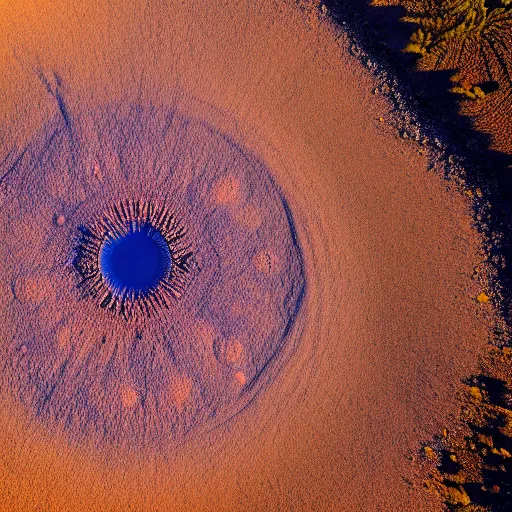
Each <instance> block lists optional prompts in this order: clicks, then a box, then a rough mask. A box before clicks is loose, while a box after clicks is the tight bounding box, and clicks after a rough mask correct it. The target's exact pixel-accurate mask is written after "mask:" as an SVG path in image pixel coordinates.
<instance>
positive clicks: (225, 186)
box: [214, 176, 241, 205]
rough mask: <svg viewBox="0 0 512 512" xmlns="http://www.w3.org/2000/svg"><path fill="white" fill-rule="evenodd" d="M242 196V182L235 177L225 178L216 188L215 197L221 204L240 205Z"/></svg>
mask: <svg viewBox="0 0 512 512" xmlns="http://www.w3.org/2000/svg"><path fill="white" fill-rule="evenodd" d="M240 196H241V194H240V180H239V179H238V178H235V177H234V176H227V177H226V178H223V179H222V180H220V181H219V182H218V183H217V185H216V187H215V192H214V197H215V200H216V201H217V203H219V204H225V205H230V204H238V203H239V202H240Z"/></svg>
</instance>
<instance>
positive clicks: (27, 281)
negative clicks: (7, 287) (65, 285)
mask: <svg viewBox="0 0 512 512" xmlns="http://www.w3.org/2000/svg"><path fill="white" fill-rule="evenodd" d="M14 293H15V294H16V297H17V298H18V299H19V300H21V301H22V302H27V303H31V304H40V303H41V302H42V301H43V300H44V299H48V300H52V299H53V296H54V290H53V288H52V286H51V285H50V282H49V281H48V279H46V278H45V277H38V276H31V277H21V278H19V279H17V280H16V284H15V286H14Z"/></svg>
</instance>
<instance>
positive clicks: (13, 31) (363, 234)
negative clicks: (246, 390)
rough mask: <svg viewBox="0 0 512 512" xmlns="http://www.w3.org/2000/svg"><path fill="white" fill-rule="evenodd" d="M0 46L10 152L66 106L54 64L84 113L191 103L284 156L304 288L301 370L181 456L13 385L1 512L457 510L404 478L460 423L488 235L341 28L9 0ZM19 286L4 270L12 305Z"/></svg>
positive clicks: (288, 7) (310, 20) (293, 14)
mask: <svg viewBox="0 0 512 512" xmlns="http://www.w3.org/2000/svg"><path fill="white" fill-rule="evenodd" d="M0 38H1V39H0V41H1V42H0V68H1V69H2V70H3V72H2V75H1V77H0V91H1V92H0V94H1V101H0V126H1V127H2V128H1V130H2V131H1V133H2V136H1V137H0V158H3V156H4V155H5V153H6V152H7V151H8V149H9V147H10V145H12V144H15V143H16V144H20V145H21V144H23V143H24V141H26V139H27V138H28V137H29V136H30V135H31V134H32V133H33V132H34V130H36V129H37V128H38V127H39V126H40V124H41V122H43V121H44V120H46V119H47V118H48V116H50V115H53V113H54V112H56V103H55V101H54V99H52V98H51V97H50V96H49V95H48V94H47V92H46V90H45V88H44V87H43V86H42V84H41V82H40V81H39V79H38V78H37V77H36V76H35V73H34V72H33V69H34V68H35V67H37V66H39V67H41V68H42V69H43V70H44V72H45V73H46V74H47V75H48V76H52V72H53V71H57V72H58V73H59V75H60V76H61V77H62V80H63V83H64V84H65V85H64V87H63V90H64V92H65V93H66V94H67V98H68V101H69V103H70V104H71V108H73V107H74V106H80V108H87V106H88V105H91V106H94V105H96V104H97V103H101V102H104V101H109V100H121V101H136V102H141V103H143V104H147V103H149V102H150V101H151V102H153V103H155V104H157V105H158V104H163V105H170V106H174V107H176V108H177V109H179V110H181V111H183V112H185V113H187V114H188V115H190V116H197V117H200V118H203V119H206V120H207V121H208V122H209V123H211V124H212V125H213V126H215V127H217V128H219V129H221V130H222V131H224V132H226V133H228V134H229V135H231V136H232V137H234V138H235V139H236V140H237V141H239V142H240V143H241V144H243V145H245V146H246V147H247V148H250V149H251V150H253V151H255V152H256V153H257V154H258V155H259V156H260V157H261V158H263V159H264V160H265V161H266V162H267V164H268V165H269V167H270V169H271V171H272V172H273V174H274V176H275V178H276V180H277V182H278V183H279V184H280V185H281V186H282V188H283V190H284V192H285V194H286V196H287V198H288V199H289V202H290V205H291V209H292V211H293V212H294V214H295V216H296V221H297V224H298V228H299V237H300V239H301V241H302V243H303V245H304V249H305V261H306V266H307V277H308V280H309V295H308V297H307V303H306V312H305V316H304V317H303V318H302V319H301V321H302V322H303V324H304V334H303V337H302V340H301V342H300V343H299V344H298V345H297V346H298V349H297V351H296V353H294V354H293V355H292V357H291V358H290V360H289V361H288V363H287V365H286V367H285V369H284V371H283V372H281V374H280V375H279V377H278V378H277V379H276V381H275V382H273V383H271V385H269V387H268V389H266V390H265V392H264V393H262V394H261V395H259V396H258V398H257V399H256V401H255V402H254V403H253V405H252V406H251V407H249V408H248V409H247V410H245V411H244V412H243V413H242V414H241V415H239V416H238V417H237V418H236V420H235V421H234V422H232V423H231V424H230V425H229V428H225V429H222V428H220V429H217V430H215V431H213V432H211V433H210V434H209V435H208V436H207V437H202V438H198V439H195V440H192V441H191V442H189V443H188V444H186V445H185V446H183V447H182V449H181V450H179V451H178V452H176V453H165V454H162V456H161V457H159V456H156V457H155V458H151V459H150V460H144V458H143V457H141V458H140V459H136V458H135V457H132V458H124V457H122V456H121V455H116V452H115V449H113V450H112V453H110V454H108V457H105V455H107V454H103V453H98V452H97V451H96V450H95V449H94V447H92V446H83V447H70V446H68V444H67V441H66V439H65V438H62V437H59V436H56V435H55V434H53V433H52V432H51V431H47V430H45V429H44V428H43V427H41V426H37V425H36V424H34V422H33V421H31V419H30V418H29V417H28V416H27V415H26V414H25V412H24V409H23V408H22V407H21V406H19V405H18V404H16V403H11V401H10V400H9V399H8V398H7V397H5V396H4V395H3V394H0V398H1V401H2V404H1V405H2V409H1V410H2V411H3V412H2V413H1V414H0V482H1V484H0V510H5V511H10V512H14V511H25V510H48V511H52V512H54V511H64V510H66V511H70V510H72V511H74V512H79V511H91V510H105V511H107V510H108V511H123V512H125V511H126V510H136V511H155V510H165V511H174V510H176V511H183V510H186V511H194V510H201V511H203V510H204V511H223V510H226V511H228V510H229V511H253V510H258V511H265V510H269V511H272V510H299V511H312V510H315V511H324V510H325V511H327V510H331V511H353V510H361V511H412V510H414V511H428V510H441V504H440V502H435V501H432V500H433V499H434V498H432V497H431V496H429V495H428V494H427V493H426V492H424V491H423V490H422V489H421V487H419V486H413V487H410V486H409V485H408V484H407V483H406V479H411V478H413V476H412V475H411V473H412V465H411V463H410V461H409V460H408V459H407V456H408V455H410V454H412V453H413V452H415V451H416V450H418V448H419V446H420V443H421V442H422V441H424V440H426V439H429V438H430V437H431V436H432V435H433V434H434V433H436V432H437V431H438V430H439V429H440V428H442V427H444V426H445V425H446V422H447V420H448V414H449V412H450V411H452V410H453V409H454V405H455V404H454V398H453V397H454V396H455V393H454V389H455V388H456V387H457V386H458V384H459V382H460V379H461V378H462V377H464V376H465V375H467V374H469V373H470V371H471V369H472V367H473V364H474V362H475V361H476V358H477V354H478V352H479V350H480V349H482V348H483V347H484V346H485V345H486V343H487V334H488V316H490V309H489V307H488V306H489V305H486V304H481V303H479V302H478V301H475V300H474V297H476V296H477V295H478V293H480V291H481V288H480V287H479V285H478V283H476V282H474V281H473V280H472V277H471V276H472V273H473V268H474V267H475V266H477V265H478V264H480V263H481V261H482V253H481V248H480V244H481V241H480V239H479V237H478V235H477V233H476V231H475V229H474V228H473V226H472V220H471V216H470V212H469V207H468V203H467V198H464V196H463V195H462V194H459V193H457V192H456V191H455V190H452V189H451V188H450V187H449V186H447V183H446V182H444V181H443V180H442V179H440V178H439V177H438V175H436V173H435V172H428V171H427V168H428V165H429V162H428V161H427V158H426V157H424V156H421V155H420V154H419V152H418V147H417V146H416V145H415V143H414V142H412V141H404V140H401V139H399V138H398V137H397V136H396V134H395V133H394V131H393V130H392V129H391V128H389V127H387V126H386V125H385V123H382V122H379V118H380V117H386V114H388V112H389V109H390V105H388V104H387V103H386V102H385V100H384V99H382V98H379V97H376V96H374V95H372V94H371V91H372V89H374V88H375V83H374V82H373V80H372V78H371V77H370V76H368V74H367V72H366V71H365V70H364V69H363V68H362V67H361V65H360V64H359V63H358V62H357V61H356V60H355V59H353V58H352V57H350V55H349V52H348V49H347V41H346V38H345V36H344V35H343V34H337V33H335V32H334V31H333V29H332V28H331V27H330V26H329V24H328V22H327V21H326V20H325V19H324V18H322V17H321V16H320V18H318V17H315V15H314V14H313V15H310V16H307V17H303V15H302V14H301V12H300V11H299V10H298V9H297V8H296V7H294V5H293V4H292V3H290V4H288V3H286V2H276V3H274V2H268V1H266V2H264V1H262V0H256V1H255V0H251V1H249V0H247V1H242V0H238V1H236V0H229V1H227V2H208V3H206V2H200V1H199V0H197V1H192V0H189V1H169V2H160V1H158V0H150V1H149V2H147V3H144V2H142V3H141V2H131V1H129V0H128V1H127V2H126V1H125V2H120V1H117V0H114V1H110V2H107V1H104V0H93V1H90V2H89V1H88V2H82V3H77V2H71V1H68V0H53V1H51V2H50V1H48V0H31V1H26V0H18V1H17V2H15V3H13V4H8V3H7V2H3V3H2V5H1V6H0ZM192 98H194V99H193V100H192ZM91 169H94V166H93V164H92V163H91ZM101 173H103V174H104V173H108V168H102V169H101V172H98V171H96V172H95V174H96V176H97V177H98V179H99V177H100V176H101ZM59 186H62V190H57V191H55V192H56V193H61V192H65V187H66V177H65V176H63V179H62V183H61V184H60V185H59ZM233 193H234V189H232V188H229V187H228V188H225V189H223V191H222V193H220V196H218V197H217V200H221V201H223V202H225V201H231V200H232V199H234V198H235V196H233ZM0 202H1V196H0ZM58 213H59V212H53V213H51V214H49V222H51V219H52V217H51V215H53V214H57V215H58ZM253 218H254V217H253V216H252V215H250V216H249V217H248V219H250V220H249V223H252V222H253ZM36 235H37V233H36ZM36 235H34V236H36ZM34 256H39V255H34ZM27 290H30V287H29V288H27ZM9 293H10V292H9V289H8V284H7V283H4V282H1V283H0V311H1V315H2V317H6V318H8V315H9V310H8V307H7V304H6V303H7V300H6V297H7V296H8V294H9ZM234 379H236V380H237V381H238V382H239V383H240V384H243V383H244V382H245V375H244V374H243V372H238V373H236V374H234ZM177 389H181V391H180V392H179V393H176V398H177V399H179V400H185V399H193V397H194V395H193V392H192V393H191V394H190V396H189V395H188V393H184V391H185V390H186V387H185V388H184V387H179V388H177ZM182 391H183V392H182ZM131 398H132V399H133V396H132V397H131ZM111 399H115V397H111ZM125 400H126V397H125ZM132 401H133V400H131V399H130V397H128V400H127V403H131V402H132ZM133 407H134V408H136V404H135V403H133Z"/></svg>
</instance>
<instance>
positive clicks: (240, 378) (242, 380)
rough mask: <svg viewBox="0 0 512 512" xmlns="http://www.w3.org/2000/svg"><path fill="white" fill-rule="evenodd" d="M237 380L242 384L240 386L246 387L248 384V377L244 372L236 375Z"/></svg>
mask: <svg viewBox="0 0 512 512" xmlns="http://www.w3.org/2000/svg"><path fill="white" fill-rule="evenodd" d="M235 379H236V380H237V381H238V382H239V383H240V385H242V386H243V385H245V383H246V382H247V377H246V376H245V373H244V372H236V373H235Z"/></svg>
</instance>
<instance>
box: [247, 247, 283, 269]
mask: <svg viewBox="0 0 512 512" xmlns="http://www.w3.org/2000/svg"><path fill="white" fill-rule="evenodd" d="M252 263H253V265H254V266H255V267H256V270H258V271H259V272H261V273H263V274H267V275H270V274H275V273H276V272H278V271H279V268H278V259H277V256H276V255H275V254H274V253H273V252H271V251H270V250H268V249H263V250H261V251H259V252H258V253H257V254H256V255H255V256H254V258H253V260H252Z"/></svg>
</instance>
